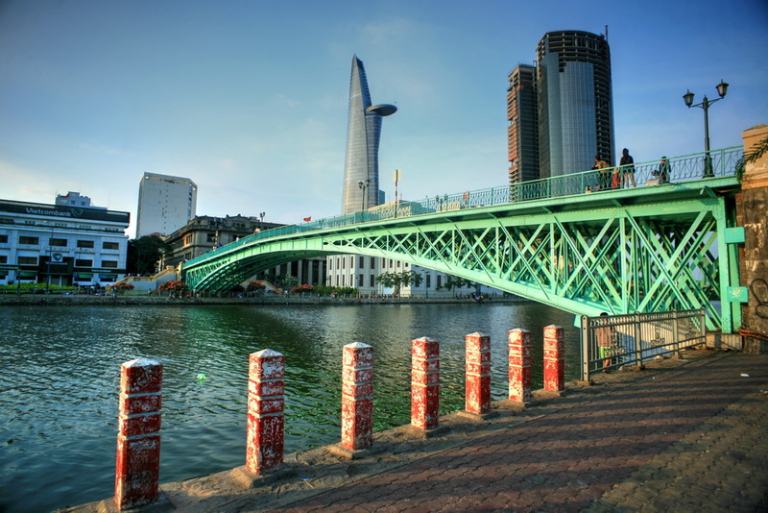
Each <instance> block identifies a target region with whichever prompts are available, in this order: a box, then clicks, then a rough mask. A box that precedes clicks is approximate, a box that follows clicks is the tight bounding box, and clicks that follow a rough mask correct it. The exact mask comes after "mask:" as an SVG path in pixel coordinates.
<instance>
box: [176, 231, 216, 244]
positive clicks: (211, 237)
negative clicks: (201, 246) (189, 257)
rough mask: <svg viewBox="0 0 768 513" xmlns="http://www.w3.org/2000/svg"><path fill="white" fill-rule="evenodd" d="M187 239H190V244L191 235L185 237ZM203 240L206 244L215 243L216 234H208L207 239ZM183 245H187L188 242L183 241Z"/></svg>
mask: <svg viewBox="0 0 768 513" xmlns="http://www.w3.org/2000/svg"><path fill="white" fill-rule="evenodd" d="M187 237H189V238H190V242H191V237H192V236H191V235H187ZM205 240H206V241H207V242H216V234H215V233H209V234H208V236H207V238H206V239H205ZM184 244H189V242H186V239H185V242H184Z"/></svg>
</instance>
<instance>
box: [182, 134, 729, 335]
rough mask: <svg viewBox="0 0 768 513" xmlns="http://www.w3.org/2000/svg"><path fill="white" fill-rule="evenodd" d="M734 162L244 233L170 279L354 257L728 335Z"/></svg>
mask: <svg viewBox="0 0 768 513" xmlns="http://www.w3.org/2000/svg"><path fill="white" fill-rule="evenodd" d="M707 161H709V165H706V164H707ZM742 161H743V150H742V148H741V147H733V148H726V149H722V150H715V151H711V152H710V153H709V154H703V153H702V154H694V155H686V156H681V157H675V158H672V159H669V162H670V164H671V173H670V182H671V183H660V184H658V185H655V184H653V185H652V183H653V181H654V179H656V174H655V173H656V171H657V170H659V168H660V166H661V162H659V161H653V162H643V163H637V164H635V165H634V178H635V180H636V182H637V185H638V187H636V188H624V189H609V190H600V187H599V185H600V183H601V180H600V177H599V176H598V173H596V172H594V171H587V172H580V173H574V174H570V175H565V176H558V177H554V178H549V179H546V180H539V181H535V182H526V183H521V184H514V185H505V186H502V187H495V188H491V189H484V190H479V191H468V192H463V193H458V194H450V195H442V196H435V197H433V198H427V199H424V200H421V201H415V202H406V201H400V202H397V203H391V204H387V205H381V206H378V207H374V208H371V209H368V210H365V211H360V212H355V213H352V214H346V215H340V216H336V217H331V218H326V219H320V220H317V221H313V222H308V223H304V224H301V225H293V226H285V227H280V228H275V229H271V230H266V231H263V232H260V233H256V234H253V235H250V236H247V237H244V238H242V239H240V240H239V241H237V242H233V243H231V244H229V245H226V246H224V247H221V248H218V249H216V250H214V251H212V252H210V253H208V254H206V255H203V256H201V257H198V258H195V259H193V260H190V261H188V262H185V263H184V264H183V265H182V276H183V279H184V280H185V281H186V283H187V284H188V285H189V286H190V287H191V288H193V289H195V290H198V291H209V292H214V293H215V292H222V291H228V290H230V289H231V288H232V287H234V286H235V285H237V284H239V283H242V282H243V281H245V280H247V279H248V278H249V277H251V276H253V275H254V274H256V273H257V272H259V271H262V270H266V269H269V268H272V267H275V266H276V265H279V264H283V263H286V262H290V261H293V260H299V259H303V258H308V257H315V256H321V255H333V254H354V255H366V256H373V257H383V258H392V259H396V260H400V261H403V262H408V263H410V264H412V265H418V266H421V267H425V268H429V269H434V270H436V271H441V272H445V273H448V274H451V275H454V276H458V277H461V278H465V279H467V280H470V281H473V282H476V283H479V284H483V285H488V286H491V287H495V288H497V289H500V290H502V291H507V292H510V293H512V294H516V295H518V296H522V297H524V298H528V299H532V300H534V301H538V302H541V303H545V304H549V305H552V306H554V307H556V308H559V309H562V310H565V311H568V312H572V313H574V314H576V315H589V316H594V315H599V314H600V313H601V312H607V313H609V314H612V315H614V314H626V313H632V312H656V311H669V310H694V309H698V308H704V310H705V312H706V316H707V324H708V328H709V329H715V328H721V329H722V331H723V332H724V333H732V332H734V330H738V328H739V326H740V324H741V313H740V308H739V306H740V304H739V301H741V300H743V298H742V297H741V296H742V295H743V289H741V288H740V287H739V286H738V284H739V280H738V251H737V244H736V243H738V242H743V236H744V232H743V229H741V228H738V227H736V209H735V195H736V193H737V192H739V190H740V186H739V176H738V170H739V169H740V166H741V163H742ZM615 169H616V168H613V169H611V170H609V171H608V172H609V173H612V172H613V171H614V170H615ZM619 171H620V174H623V173H624V172H625V171H626V170H623V169H621V170H619ZM710 171H711V172H710ZM649 180H650V181H651V182H650V183H649V182H648V181H649ZM603 189H605V188H604V187H603Z"/></svg>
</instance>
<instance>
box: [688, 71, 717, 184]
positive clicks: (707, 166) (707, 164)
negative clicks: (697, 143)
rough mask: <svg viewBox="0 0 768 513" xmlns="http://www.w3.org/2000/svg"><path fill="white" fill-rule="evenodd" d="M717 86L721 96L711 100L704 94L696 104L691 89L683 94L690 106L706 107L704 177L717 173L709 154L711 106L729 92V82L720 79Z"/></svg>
mask: <svg viewBox="0 0 768 513" xmlns="http://www.w3.org/2000/svg"><path fill="white" fill-rule="evenodd" d="M716 88H717V94H719V95H720V98H715V99H714V100H710V99H709V98H707V96H706V95H704V100H703V101H702V102H701V103H697V104H696V105H694V104H693V96H694V95H693V93H692V92H691V91H690V90H689V91H688V92H687V93H685V94H684V95H683V100H684V101H685V104H686V105H687V106H688V108H691V107H701V108H702V109H704V152H705V154H704V178H711V177H713V176H715V173H714V172H713V170H712V158H711V157H710V156H709V106H710V105H712V104H713V103H715V102H718V101H720V100H722V99H723V98H725V94H726V93H727V92H728V83H727V82H723V81H722V80H720V83H719V84H717V86H716Z"/></svg>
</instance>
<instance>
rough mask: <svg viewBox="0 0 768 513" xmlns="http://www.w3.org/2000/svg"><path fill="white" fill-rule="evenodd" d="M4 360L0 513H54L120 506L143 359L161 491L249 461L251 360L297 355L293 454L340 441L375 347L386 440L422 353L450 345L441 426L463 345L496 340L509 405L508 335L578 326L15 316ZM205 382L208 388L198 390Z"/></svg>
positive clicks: (349, 318)
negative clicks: (360, 360) (121, 451)
mask: <svg viewBox="0 0 768 513" xmlns="http://www.w3.org/2000/svg"><path fill="white" fill-rule="evenodd" d="M0 323H2V326H3V327H4V330H3V331H4V333H3V351H2V352H1V353H0V369H2V371H1V372H0V430H1V431H2V433H3V435H2V438H3V439H2V440H0V489H1V490H3V493H2V494H0V510H2V511H7V512H8V513H10V512H21V511H24V512H35V511H50V510H51V509H54V508H61V507H64V506H66V505H75V504H80V503H84V502H88V501H92V500H97V499H102V498H105V497H108V496H110V495H112V493H113V491H114V490H113V487H114V465H115V461H114V455H115V446H116V426H117V419H116V416H117V411H116V407H117V394H118V384H119V367H120V364H121V363H122V362H125V361H128V360H132V359H134V358H137V357H140V356H145V357H149V358H154V359H157V360H159V361H160V362H162V363H163V364H164V367H165V370H164V378H165V379H164V387H163V431H162V434H163V446H162V463H161V481H163V482H166V481H174V480H179V479H184V478H188V477H192V476H195V475H200V474H206V473H211V472H218V471H222V470H226V469H230V468H233V467H235V466H238V465H242V464H243V463H244V461H245V422H246V416H245V413H246V394H247V372H248V368H247V361H248V355H249V354H250V353H252V352H255V351H258V350H261V349H265V348H270V349H274V350H276V351H279V352H281V353H283V354H285V356H286V363H287V369H286V452H293V451H297V450H301V449H305V448H308V447H312V446H317V445H324V444H329V443H335V442H337V441H338V440H339V429H340V428H339V408H340V388H341V384H340V370H341V350H342V347H343V346H344V345H345V344H348V343H351V342H355V341H362V342H365V343H367V344H370V345H372V346H373V347H374V354H375V363H374V365H375V371H376V374H375V382H374V387H375V397H374V408H375V410H374V413H375V429H377V430H378V429H385V428H388V427H392V426H397V425H402V424H407V423H408V422H409V418H410V398H409V390H410V368H409V366H410V341H411V340H412V339H414V338H418V337H421V336H429V337H433V338H437V339H439V340H440V341H441V353H442V362H441V363H442V375H441V378H442V385H441V410H442V412H443V413H448V412H451V411H456V410H459V409H462V408H463V406H464V404H463V389H464V367H463V366H464V360H463V358H464V336H465V335H466V334H468V333H472V332H475V331H480V332H483V333H486V334H488V335H490V336H491V341H492V347H491V353H492V358H493V361H494V362H495V364H494V366H493V385H492V393H493V396H494V399H501V398H504V397H505V396H506V394H507V381H506V380H507V377H506V372H507V367H506V363H505V362H506V358H507V345H506V337H507V331H508V330H510V329H513V328H518V327H523V328H526V329H529V330H531V331H532V332H533V335H534V341H535V343H534V383H535V386H537V387H538V386H540V385H541V381H542V377H541V366H542V365H541V360H542V355H541V332H542V328H543V327H544V326H545V325H549V324H558V325H561V326H563V327H564V328H565V329H566V349H567V354H568V356H569V358H570V363H569V364H568V376H567V377H568V379H573V378H575V377H576V370H577V361H578V357H577V354H578V353H577V349H576V340H577V333H576V330H575V328H573V327H572V324H573V317H572V316H571V315H570V314H567V313H563V312H559V311H557V310H554V309H551V308H546V307H542V306H540V305H532V304H516V305H501V304H486V305H482V306H480V305H475V304H457V305H362V306H319V305H304V306H298V305H295V306H293V305H292V306H284V305H282V306H269V307H264V306H226V307H191V306H187V307H175V306H168V307H161V308H151V307H130V308H112V307H83V308H77V309H75V308H66V307H47V308H42V309H33V308H13V307H10V308H3V309H2V310H0ZM200 374H204V375H205V379H204V380H201V379H198V375H200Z"/></svg>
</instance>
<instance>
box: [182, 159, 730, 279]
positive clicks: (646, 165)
mask: <svg viewBox="0 0 768 513" xmlns="http://www.w3.org/2000/svg"><path fill="white" fill-rule="evenodd" d="M743 154H744V151H743V148H742V147H741V146H732V147H729V148H723V149H720V150H712V151H710V152H709V153H708V154H707V153H695V154H691V155H682V156H678V157H673V158H670V159H667V162H668V163H669V167H668V180H667V181H668V182H671V183H675V182H685V181H692V180H700V179H702V178H711V177H724V176H731V175H734V174H736V171H737V168H738V165H739V162H740V161H741V160H742V158H743ZM707 161H709V162H710V165H709V166H708V165H707ZM708 168H709V169H711V173H710V172H708V171H707V169H708ZM607 169H608V170H607V171H605V172H604V173H606V174H604V175H601V174H600V173H599V172H598V171H593V170H589V171H581V172H577V173H571V174H568V175H563V176H555V177H551V178H544V179H541V180H532V181H529V182H522V183H516V184H509V185H502V186H499V187H491V188H487V189H480V190H475V191H466V192H460V193H454V194H443V195H438V196H434V197H427V198H425V199H423V200H417V201H398V202H392V203H388V204H385V205H379V206H376V207H371V208H370V209H368V210H365V211H358V212H352V213H349V214H341V215H338V216H333V217H326V218H324V219H318V220H316V221H310V222H306V223H303V224H295V225H289V226H281V227H278V228H271V229H269V230H264V231H262V232H259V233H254V234H252V235H248V236H247V237H243V238H241V239H240V240H239V241H236V242H232V243H230V244H228V245H226V246H224V247H222V248H218V249H216V250H214V251H212V252H211V253H207V254H205V255H202V256H199V257H197V258H195V259H193V260H190V261H189V262H186V263H185V264H184V266H185V267H187V266H189V265H192V264H194V263H196V262H200V261H204V260H207V259H209V258H211V257H212V256H214V255H216V254H217V253H220V252H224V251H230V250H232V249H235V248H237V247H239V246H243V245H246V244H250V243H252V242H254V241H257V240H262V239H272V238H275V237H281V236H286V235H294V234H298V233H305V232H311V231H314V230H326V229H333V228H342V227H344V226H349V225H354V224H360V223H366V222H372V221H382V220H387V219H397V218H403V217H412V216H418V215H423V214H435V213H440V212H448V211H453V210H463V209H468V208H480V207H487V206H496V205H504V204H508V203H517V202H523V201H533V200H542V199H548V198H555V197H564V196H575V195H580V194H585V193H593V192H599V193H608V192H610V190H606V188H608V189H613V183H614V179H613V175H614V171H615V172H616V175H617V179H616V181H617V182H618V183H619V184H622V183H624V182H625V179H628V177H627V176H626V175H627V174H628V173H629V172H630V171H632V170H633V176H634V180H635V182H636V184H637V186H642V185H645V184H650V183H652V182H653V181H654V180H656V179H657V178H659V176H660V175H661V170H662V159H659V160H652V161H647V162H639V163H636V164H634V165H633V166H631V168H630V167H629V166H624V167H619V166H617V167H611V168H607ZM601 176H602V178H603V179H601ZM649 181H651V182H649ZM659 182H661V180H659ZM606 184H609V185H606Z"/></svg>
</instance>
